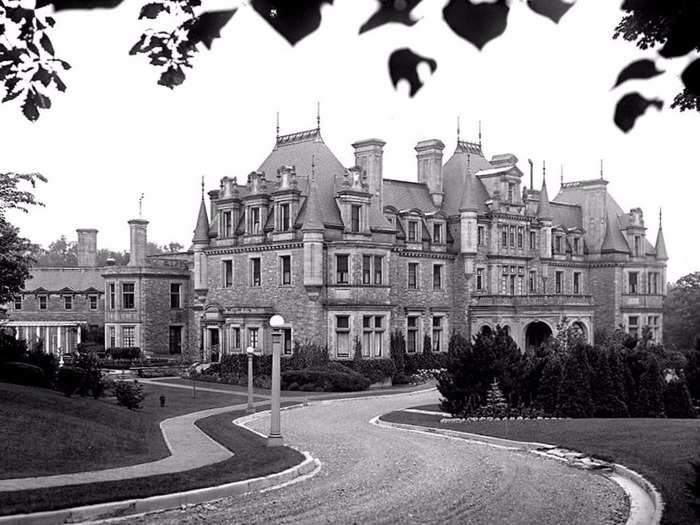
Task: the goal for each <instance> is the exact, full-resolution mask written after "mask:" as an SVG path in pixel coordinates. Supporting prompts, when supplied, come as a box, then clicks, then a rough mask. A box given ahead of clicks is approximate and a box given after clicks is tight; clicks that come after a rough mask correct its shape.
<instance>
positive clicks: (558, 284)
mask: <svg viewBox="0 0 700 525" xmlns="http://www.w3.org/2000/svg"><path fill="white" fill-rule="evenodd" d="M554 280H555V282H554V287H555V293H559V294H560V293H562V282H563V281H564V272H556V273H555V275H554Z"/></svg>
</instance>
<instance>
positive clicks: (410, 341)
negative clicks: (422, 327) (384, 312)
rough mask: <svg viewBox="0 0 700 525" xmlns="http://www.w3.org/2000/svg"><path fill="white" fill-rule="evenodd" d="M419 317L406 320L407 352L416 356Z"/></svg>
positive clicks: (410, 317) (415, 316) (412, 316)
mask: <svg viewBox="0 0 700 525" xmlns="http://www.w3.org/2000/svg"><path fill="white" fill-rule="evenodd" d="M419 319H420V317H418V316H417V315H409V316H408V317H407V318H406V352H407V353H409V354H415V353H416V352H417V351H418V348H419V346H418V342H419V338H418V320H419Z"/></svg>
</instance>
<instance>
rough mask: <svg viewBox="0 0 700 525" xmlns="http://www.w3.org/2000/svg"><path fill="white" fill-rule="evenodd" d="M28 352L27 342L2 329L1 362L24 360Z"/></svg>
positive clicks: (0, 334) (0, 332)
mask: <svg viewBox="0 0 700 525" xmlns="http://www.w3.org/2000/svg"><path fill="white" fill-rule="evenodd" d="M26 353H27V342H26V341H24V340H23V339H15V338H14V336H12V335H9V334H7V333H5V332H4V331H2V330H0V363H6V362H9V361H11V362H22V361H24V357H25V356H26Z"/></svg>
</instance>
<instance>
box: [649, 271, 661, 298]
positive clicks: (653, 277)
mask: <svg viewBox="0 0 700 525" xmlns="http://www.w3.org/2000/svg"><path fill="white" fill-rule="evenodd" d="M658 278H659V274H658V273H655V272H654V273H650V274H649V276H648V280H649V283H648V284H649V285H648V287H647V290H648V293H649V294H652V295H656V294H657V293H659V285H658Z"/></svg>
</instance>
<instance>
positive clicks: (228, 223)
mask: <svg viewBox="0 0 700 525" xmlns="http://www.w3.org/2000/svg"><path fill="white" fill-rule="evenodd" d="M221 235H222V236H223V237H231V236H233V215H232V212H231V211H224V212H221Z"/></svg>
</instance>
